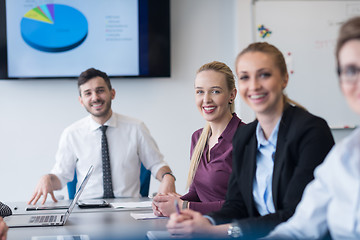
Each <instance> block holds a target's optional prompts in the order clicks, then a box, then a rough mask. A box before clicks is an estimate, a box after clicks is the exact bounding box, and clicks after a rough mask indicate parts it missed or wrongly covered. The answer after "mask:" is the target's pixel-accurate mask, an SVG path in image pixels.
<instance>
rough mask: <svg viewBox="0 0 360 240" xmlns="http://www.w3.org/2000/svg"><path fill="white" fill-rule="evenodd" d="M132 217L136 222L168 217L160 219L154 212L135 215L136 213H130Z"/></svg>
mask: <svg viewBox="0 0 360 240" xmlns="http://www.w3.org/2000/svg"><path fill="white" fill-rule="evenodd" d="M130 216H132V217H133V218H135V219H136V220H146V219H161V218H167V217H158V216H156V215H155V214H154V213H153V212H149V213H134V212H132V213H130Z"/></svg>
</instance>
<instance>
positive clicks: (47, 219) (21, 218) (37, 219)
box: [4, 166, 94, 228]
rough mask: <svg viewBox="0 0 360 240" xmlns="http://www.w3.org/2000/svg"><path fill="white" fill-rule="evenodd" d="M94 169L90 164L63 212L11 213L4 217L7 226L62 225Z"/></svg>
mask: <svg viewBox="0 0 360 240" xmlns="http://www.w3.org/2000/svg"><path fill="white" fill-rule="evenodd" d="M93 170H94V167H93V166H90V168H89V170H88V172H87V174H86V176H85V178H84V180H83V181H82V183H81V184H80V187H79V189H78V190H77V192H76V194H75V196H74V199H73V200H72V202H71V204H70V205H69V207H68V208H67V210H66V212H65V213H61V214H59V213H50V214H36V215H29V214H27V215H12V216H9V217H6V218H4V221H5V222H6V224H7V225H8V227H10V228H11V227H44V226H62V225H64V224H65V223H66V221H67V220H68V218H69V216H70V214H71V212H72V210H73V209H74V207H75V205H76V203H77V201H78V199H79V197H80V195H81V193H82V192H83V190H84V188H85V185H86V184H87V182H88V181H89V178H90V176H91V174H92V172H93Z"/></svg>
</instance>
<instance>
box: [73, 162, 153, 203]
mask: <svg viewBox="0 0 360 240" xmlns="http://www.w3.org/2000/svg"><path fill="white" fill-rule="evenodd" d="M150 176H151V172H150V171H149V170H147V169H146V168H145V167H144V165H143V164H142V163H141V168H140V195H141V196H142V197H147V196H149V188H150ZM76 183H77V176H76V171H75V174H74V179H73V180H72V181H71V182H68V183H67V188H68V193H69V199H74V196H75V193H76Z"/></svg>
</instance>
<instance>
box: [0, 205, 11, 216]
mask: <svg viewBox="0 0 360 240" xmlns="http://www.w3.org/2000/svg"><path fill="white" fill-rule="evenodd" d="M11 214H12V212H11V209H10V208H9V207H8V206H7V205H5V204H3V203H2V202H0V217H6V216H10V215H11Z"/></svg>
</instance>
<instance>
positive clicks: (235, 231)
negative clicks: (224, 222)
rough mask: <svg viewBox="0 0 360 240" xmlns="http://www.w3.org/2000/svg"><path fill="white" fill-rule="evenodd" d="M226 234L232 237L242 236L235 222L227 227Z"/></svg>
mask: <svg viewBox="0 0 360 240" xmlns="http://www.w3.org/2000/svg"><path fill="white" fill-rule="evenodd" d="M228 236H230V237H232V238H240V237H242V236H243V232H242V230H241V228H240V226H239V224H238V223H237V222H233V223H231V224H230V227H229V228H228Z"/></svg>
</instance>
